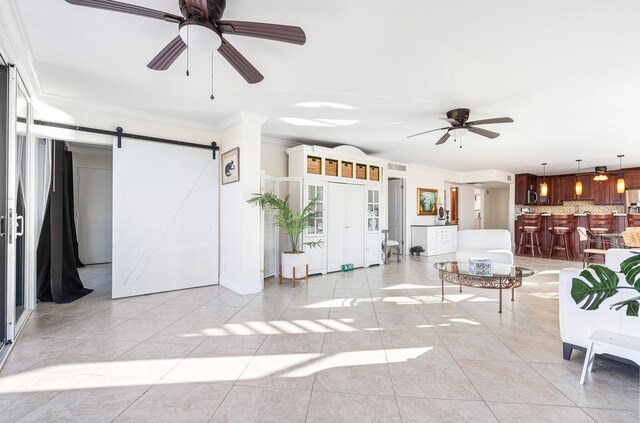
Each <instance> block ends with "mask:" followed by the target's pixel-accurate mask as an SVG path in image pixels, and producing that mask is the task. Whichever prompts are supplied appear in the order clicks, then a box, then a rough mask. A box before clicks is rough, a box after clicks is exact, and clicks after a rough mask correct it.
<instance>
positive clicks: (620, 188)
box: [617, 154, 625, 194]
mask: <svg viewBox="0 0 640 423" xmlns="http://www.w3.org/2000/svg"><path fill="white" fill-rule="evenodd" d="M623 157H624V154H618V158H619V159H620V175H619V176H618V184H617V188H618V194H624V189H625V184H624V178H623V177H622V158H623Z"/></svg>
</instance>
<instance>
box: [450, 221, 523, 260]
mask: <svg viewBox="0 0 640 423" xmlns="http://www.w3.org/2000/svg"><path fill="white" fill-rule="evenodd" d="M469 258H488V259H491V260H493V262H494V263H502V264H508V265H513V252H512V251H511V233H510V232H509V231H507V230H505V229H467V230H464V231H458V251H457V252H456V260H457V261H467V260H469Z"/></svg>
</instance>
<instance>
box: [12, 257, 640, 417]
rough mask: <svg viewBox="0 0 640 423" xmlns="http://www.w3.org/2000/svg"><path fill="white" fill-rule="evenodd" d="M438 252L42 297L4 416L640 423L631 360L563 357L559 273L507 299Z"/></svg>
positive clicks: (540, 272) (545, 264) (100, 278)
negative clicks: (302, 279) (240, 283)
mask: <svg viewBox="0 0 640 423" xmlns="http://www.w3.org/2000/svg"><path fill="white" fill-rule="evenodd" d="M446 258H447V257H442V256H441V257H438V258H430V259H427V258H424V257H422V258H415V257H414V258H411V257H405V258H404V259H403V261H402V263H400V264H397V263H391V264H390V265H388V266H382V267H372V268H370V269H365V270H355V271H353V272H349V273H334V274H330V275H326V276H315V277H312V278H311V279H310V281H309V286H308V287H305V286H298V287H296V288H295V289H294V288H292V287H291V286H290V285H288V284H285V285H282V286H278V284H277V283H275V282H274V281H273V279H270V280H268V281H267V282H266V284H265V285H266V289H265V291H264V292H263V293H262V294H260V295H251V296H244V297H243V296H239V295H236V294H234V293H232V292H230V291H228V290H226V289H225V288H222V287H219V286H215V287H207V288H199V289H191V290H184V291H176V292H168V293H163V294H156V295H148V296H143V297H134V298H129V299H121V300H111V297H110V296H111V292H110V278H111V274H110V267H109V266H93V267H89V268H86V269H83V270H82V276H83V280H84V281H85V283H86V285H87V286H89V287H92V288H94V289H95V292H94V293H92V294H91V295H89V296H87V297H85V298H83V299H82V300H79V301H77V302H75V303H72V304H67V305H56V304H40V305H39V306H38V307H37V309H36V310H35V311H34V312H33V313H32V315H31V317H30V319H29V321H28V323H27V324H26V326H25V328H24V330H23V332H22V335H21V336H20V339H19V340H18V341H17V343H16V344H15V346H14V349H13V351H12V353H11V355H10V356H9V358H8V360H7V362H6V365H5V367H4V369H3V370H2V371H0V421H2V422H13V421H19V422H36V421H56V422H58V421H70V422H92V423H93V422H111V421H114V422H146V421H149V422H165V421H166V422H253V421H256V422H279V423H281V422H286V423H289V422H366V421H371V422H400V421H402V422H461V421H473V422H485V421H486V422H495V421H500V422H510V421H518V422H527V421H531V422H539V421H544V422H545V423H548V422H556V421H557V422H563V423H566V422H583V421H584V422H593V421H597V422H635V421H638V417H639V416H638V413H639V412H638V398H639V391H638V389H639V388H638V369H637V368H634V367H631V366H623V365H619V364H616V363H615V362H612V361H608V360H598V363H597V364H596V366H595V367H594V369H593V373H592V374H591V375H590V376H589V377H588V380H587V383H586V384H585V385H580V384H579V383H578V379H579V375H580V371H581V365H582V358H583V357H584V356H583V354H582V353H580V352H574V357H573V360H572V361H570V362H567V361H564V360H562V347H561V342H560V339H559V331H558V298H557V296H558V272H559V269H561V268H563V267H569V266H575V263H566V262H562V261H557V260H545V259H528V258H520V257H519V258H517V262H518V264H520V265H524V266H528V267H531V268H533V269H534V270H536V271H537V273H536V275H535V276H534V277H531V278H529V279H527V280H526V281H525V285H524V286H523V287H522V288H520V289H518V290H517V291H516V301H515V302H513V303H512V302H511V301H509V296H505V297H506V299H507V300H506V301H505V303H504V306H505V310H504V313H503V314H501V315H500V314H498V313H497V309H498V304H497V292H496V291H493V290H478V289H467V288H465V289H464V290H463V292H462V293H460V292H458V288H457V287H455V286H448V287H447V289H446V292H447V301H446V302H444V303H442V302H441V301H440V297H439V294H440V282H439V280H438V275H437V273H436V272H435V271H434V270H433V267H432V264H433V262H435V261H437V260H442V259H446Z"/></svg>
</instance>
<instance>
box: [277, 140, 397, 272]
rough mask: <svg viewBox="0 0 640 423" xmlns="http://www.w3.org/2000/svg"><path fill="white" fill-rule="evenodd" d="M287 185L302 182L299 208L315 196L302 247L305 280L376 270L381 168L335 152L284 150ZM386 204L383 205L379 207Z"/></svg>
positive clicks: (309, 148) (362, 156) (379, 249)
mask: <svg viewBox="0 0 640 423" xmlns="http://www.w3.org/2000/svg"><path fill="white" fill-rule="evenodd" d="M287 153H288V155H289V179H291V177H294V178H298V177H299V178H301V180H302V181H303V202H302V204H301V207H304V206H306V205H307V204H308V203H309V201H310V200H311V199H313V198H315V197H317V196H319V198H320V201H318V204H317V211H319V212H320V215H319V216H318V218H317V219H312V220H311V221H309V222H308V223H309V227H308V228H307V229H306V230H305V231H304V234H303V237H304V242H310V241H320V242H322V246H321V247H316V248H309V247H305V251H306V252H307V262H308V264H309V274H317V273H323V274H324V273H327V272H334V271H340V270H341V266H342V265H343V264H352V265H353V267H354V268H358V267H363V266H371V265H375V264H382V263H383V257H382V233H381V227H382V226H383V225H384V226H386V222H385V223H383V222H382V218H383V215H385V213H383V210H382V207H383V204H382V201H381V198H382V180H383V179H382V173H383V171H384V168H385V165H386V162H385V161H382V160H379V159H376V158H372V157H368V156H366V155H365V154H364V153H362V154H358V153H357V152H353V150H352V151H348V152H345V151H344V150H341V149H340V148H336V149H330V148H324V147H316V146H298V147H293V148H290V149H288V150H287ZM385 204H386V203H385Z"/></svg>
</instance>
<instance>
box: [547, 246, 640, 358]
mask: <svg viewBox="0 0 640 423" xmlns="http://www.w3.org/2000/svg"><path fill="white" fill-rule="evenodd" d="M631 251H640V250H621V249H610V250H608V251H607V253H606V255H605V266H606V267H608V268H610V269H613V270H615V271H616V272H618V277H619V278H620V284H625V283H626V279H625V277H624V275H623V274H622V273H619V272H620V263H622V262H623V261H624V260H625V259H627V258H628V257H629V256H631ZM580 272H582V269H563V270H562V271H561V272H560V288H559V290H560V292H559V294H560V338H561V339H562V347H563V353H562V355H563V357H564V359H565V360H569V359H570V358H571V352H572V351H573V349H574V348H575V349H579V350H582V351H585V350H586V349H587V347H588V344H589V342H588V339H589V337H590V336H591V334H592V333H593V332H594V331H596V330H605V331H609V332H614V333H619V334H622V335H628V336H635V337H637V336H638V334H640V318H638V317H629V316H626V314H625V309H624V308H623V309H621V310H619V311H615V310H610V309H609V306H610V305H611V304H613V303H616V302H618V301H622V300H626V299H629V298H633V297H637V296H638V292H637V291H636V290H633V289H620V290H618V293H617V294H616V295H614V296H613V297H611V298H609V299H607V300H606V301H605V302H604V303H602V305H601V306H600V307H599V308H598V309H597V310H582V309H581V308H580V307H578V305H577V304H576V303H575V301H574V300H573V298H571V285H572V281H573V278H575V277H577V276H579V275H580ZM611 348H613V350H611V349H610V354H611V355H613V356H616V351H615V348H614V347H611Z"/></svg>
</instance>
